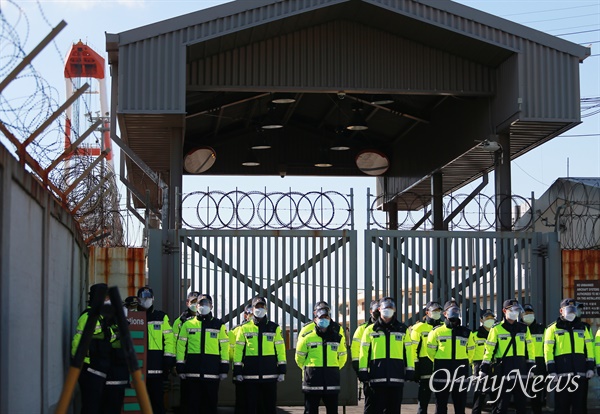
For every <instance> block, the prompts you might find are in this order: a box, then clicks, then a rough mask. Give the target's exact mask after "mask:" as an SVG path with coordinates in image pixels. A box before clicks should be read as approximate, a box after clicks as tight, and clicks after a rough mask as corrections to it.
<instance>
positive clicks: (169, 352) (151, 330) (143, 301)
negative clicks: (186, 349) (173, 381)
mask: <svg viewBox="0 0 600 414" xmlns="http://www.w3.org/2000/svg"><path fill="white" fill-rule="evenodd" d="M137 297H138V302H139V306H138V308H139V309H140V310H145V311H146V323H147V325H148V348H147V353H146V365H147V377H146V388H147V389H148V396H149V397H150V403H151V404H152V411H153V412H154V414H164V413H165V407H164V399H163V381H164V380H165V379H166V378H167V376H168V375H169V372H170V371H171V368H172V367H173V366H174V365H175V336H174V335H173V329H172V328H171V325H170V324H169V317H168V316H167V314H166V313H164V312H163V311H160V310H157V309H154V292H153V291H152V288H151V287H150V286H144V287H142V288H140V289H139V290H138V292H137Z"/></svg>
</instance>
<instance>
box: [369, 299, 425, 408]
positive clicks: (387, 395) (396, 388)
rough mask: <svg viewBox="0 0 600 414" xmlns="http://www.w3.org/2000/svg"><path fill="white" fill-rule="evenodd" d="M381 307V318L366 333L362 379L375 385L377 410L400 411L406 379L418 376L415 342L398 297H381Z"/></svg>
mask: <svg viewBox="0 0 600 414" xmlns="http://www.w3.org/2000/svg"><path fill="white" fill-rule="evenodd" d="M378 310H379V314H380V317H379V319H378V320H377V321H376V322H375V323H374V324H372V325H369V326H368V327H367V328H366V329H365V331H364V333H363V337H362V340H361V342H362V346H361V349H360V356H359V361H358V378H359V380H360V381H361V382H363V383H365V382H368V383H369V386H370V387H371V388H372V391H373V401H374V402H375V408H374V410H375V412H376V413H383V412H385V413H399V412H400V404H401V402H402V393H403V389H404V382H405V381H410V380H412V379H413V378H414V369H415V364H414V361H413V352H412V349H411V345H412V342H411V340H410V336H409V335H408V332H407V331H408V327H407V326H406V325H405V324H403V323H400V322H399V321H398V319H397V318H396V303H395V302H394V299H392V298H391V297H384V298H381V299H380V301H379V307H378Z"/></svg>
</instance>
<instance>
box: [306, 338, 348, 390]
mask: <svg viewBox="0 0 600 414" xmlns="http://www.w3.org/2000/svg"><path fill="white" fill-rule="evenodd" d="M336 331H337V332H336ZM347 358H348V353H347V351H346V344H345V343H344V341H343V338H342V336H341V335H340V334H339V330H337V329H336V330H335V331H334V330H331V329H326V330H325V332H321V331H319V330H318V329H316V328H315V329H313V330H312V331H309V332H305V333H304V335H303V336H301V337H300V338H299V339H298V344H297V345H296V355H295V360H296V364H298V367H300V369H302V390H303V391H304V392H321V393H323V392H325V393H327V392H331V393H336V392H339V391H340V370H341V369H342V368H343V367H344V364H345V363H346V360H347Z"/></svg>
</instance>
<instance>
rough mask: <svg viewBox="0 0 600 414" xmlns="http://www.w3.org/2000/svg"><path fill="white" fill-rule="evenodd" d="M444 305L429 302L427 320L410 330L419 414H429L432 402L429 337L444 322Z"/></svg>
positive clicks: (426, 310) (426, 308)
mask: <svg viewBox="0 0 600 414" xmlns="http://www.w3.org/2000/svg"><path fill="white" fill-rule="evenodd" d="M441 317H442V305H440V304H439V303H438V302H428V303H427V304H426V305H425V319H424V320H423V321H419V322H417V323H416V324H414V325H413V326H412V327H411V329H410V339H411V341H412V349H413V358H414V360H415V381H419V394H418V406H417V413H418V414H427V406H428V405H429V400H431V394H432V390H431V388H430V387H429V378H431V373H432V371H433V362H432V361H431V359H429V356H428V354H427V336H428V335H429V333H430V332H431V330H432V329H433V328H435V327H436V326H439V325H440V324H441V323H442V322H441V321H440V318H441Z"/></svg>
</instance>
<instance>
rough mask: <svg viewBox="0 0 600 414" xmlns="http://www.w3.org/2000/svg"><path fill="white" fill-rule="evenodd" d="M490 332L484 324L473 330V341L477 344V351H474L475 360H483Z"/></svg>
mask: <svg viewBox="0 0 600 414" xmlns="http://www.w3.org/2000/svg"><path fill="white" fill-rule="evenodd" d="M489 334H490V331H488V330H487V329H485V327H484V326H483V325H482V326H480V327H479V329H477V330H475V331H473V332H471V337H472V338H473V343H474V344H475V352H474V353H473V362H481V361H482V360H483V354H484V353H485V341H486V339H487V337H488V335H489Z"/></svg>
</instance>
